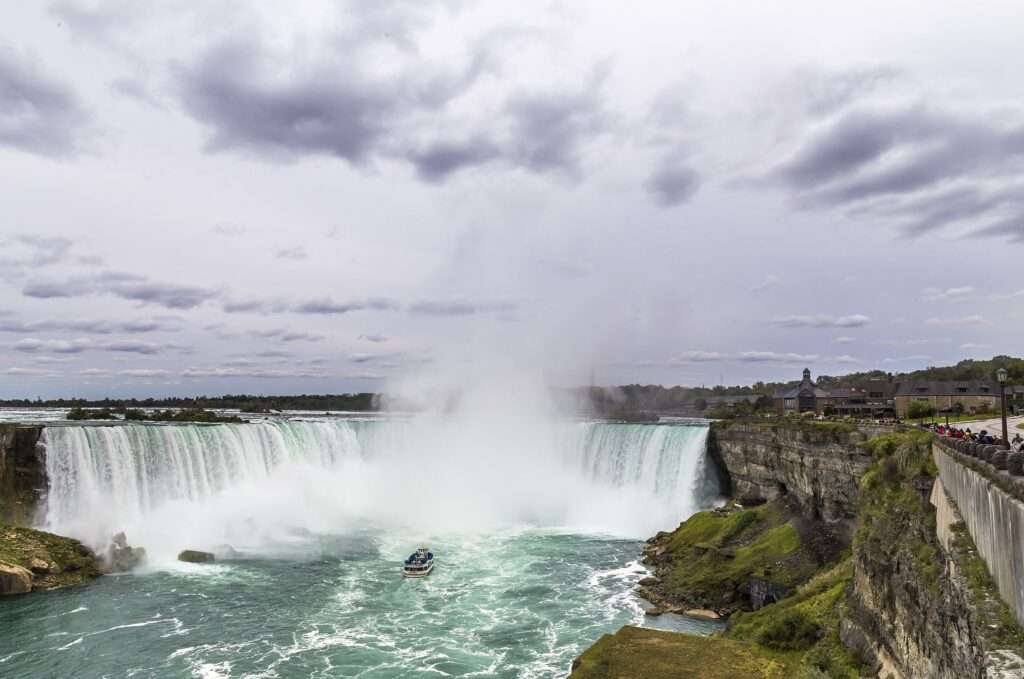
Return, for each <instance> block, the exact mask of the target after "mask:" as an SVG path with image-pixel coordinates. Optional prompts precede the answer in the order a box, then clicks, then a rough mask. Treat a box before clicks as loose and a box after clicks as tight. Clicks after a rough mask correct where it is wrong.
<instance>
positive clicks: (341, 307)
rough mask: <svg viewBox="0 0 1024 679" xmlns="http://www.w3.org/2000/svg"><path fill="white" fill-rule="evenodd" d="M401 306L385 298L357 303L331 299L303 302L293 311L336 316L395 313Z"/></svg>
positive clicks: (293, 308) (294, 307)
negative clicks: (354, 312)
mask: <svg viewBox="0 0 1024 679" xmlns="http://www.w3.org/2000/svg"><path fill="white" fill-rule="evenodd" d="M399 308H401V307H400V305H399V304H398V303H397V302H395V301H392V300H390V299H386V298H383V297H376V298H370V299H365V300H360V301H355V302H335V301H334V300H332V299H329V298H326V297H325V298H322V299H313V300H309V301H307V302H301V303H299V304H297V305H295V306H293V307H291V310H292V311H294V312H296V313H300V314H319V315H334V314H347V313H349V312H352V311H394V310H397V309H399Z"/></svg>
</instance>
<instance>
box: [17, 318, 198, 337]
mask: <svg viewBox="0 0 1024 679" xmlns="http://www.w3.org/2000/svg"><path fill="white" fill-rule="evenodd" d="M174 320H176V319H174ZM178 329H179V328H178V325H177V324H176V323H175V322H174V321H172V320H171V319H161V320H158V319H150V320H145V319H141V320H134V321H118V322H114V321H99V320H58V319H45V320H41V321H15V320H0V332H10V333H21V334H29V333H40V332H83V333H88V334H95V335H112V334H115V333H127V334H136V333H139V334H141V333H149V332H158V331H163V332H167V331H172V332H173V331H176V330H178Z"/></svg>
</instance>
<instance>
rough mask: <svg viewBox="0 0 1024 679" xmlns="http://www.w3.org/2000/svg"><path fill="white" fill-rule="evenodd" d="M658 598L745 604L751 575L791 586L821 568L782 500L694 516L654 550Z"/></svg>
mask: <svg viewBox="0 0 1024 679" xmlns="http://www.w3.org/2000/svg"><path fill="white" fill-rule="evenodd" d="M647 561H648V563H649V564H650V565H652V566H654V569H655V572H656V574H657V576H658V578H659V581H658V582H657V583H656V584H652V585H651V586H650V588H649V590H650V591H651V592H652V593H653V598H655V599H658V600H666V601H669V602H677V603H680V604H681V605H684V606H686V607H701V608H711V609H716V610H721V609H722V608H725V609H727V610H728V609H733V610H734V609H736V608H742V607H743V605H744V603H743V601H744V598H745V597H746V596H747V590H748V587H749V583H750V580H751V578H758V579H760V580H764V581H766V582H767V583H770V584H772V585H777V586H778V587H781V588H784V589H790V588H793V587H796V586H797V585H799V584H801V583H803V582H805V581H807V580H808V579H810V578H811V576H812V575H813V574H814V573H815V571H816V570H817V569H818V567H819V566H820V564H819V563H818V559H817V557H815V556H814V555H812V554H811V553H810V552H809V551H808V550H807V549H806V548H805V546H804V545H803V542H802V540H801V538H800V534H799V533H798V531H797V529H796V527H795V525H794V523H793V520H792V519H791V518H790V516H789V515H788V514H787V512H786V510H785V509H784V508H783V507H782V505H780V504H779V503H769V504H766V505H762V506H760V507H756V508H753V509H744V510H738V511H732V512H718V511H710V512H700V513H697V514H694V515H693V516H691V517H690V518H689V519H687V520H686V521H685V522H683V523H682V524H681V525H680V526H679V528H677V529H676V530H675V531H673V532H672V533H663V534H661V535H660V536H659V538H658V539H657V540H656V542H655V543H654V544H653V545H652V546H651V547H650V548H648V551H647Z"/></svg>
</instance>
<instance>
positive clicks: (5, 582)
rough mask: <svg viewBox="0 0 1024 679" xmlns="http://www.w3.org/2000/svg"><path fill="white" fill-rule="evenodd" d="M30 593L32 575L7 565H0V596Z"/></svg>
mask: <svg viewBox="0 0 1024 679" xmlns="http://www.w3.org/2000/svg"><path fill="white" fill-rule="evenodd" d="M31 591H32V573H31V572H30V571H29V570H27V569H25V568H22V567H21V566H15V565H14V564H9V563H0V595H4V594H25V593H26V592H31Z"/></svg>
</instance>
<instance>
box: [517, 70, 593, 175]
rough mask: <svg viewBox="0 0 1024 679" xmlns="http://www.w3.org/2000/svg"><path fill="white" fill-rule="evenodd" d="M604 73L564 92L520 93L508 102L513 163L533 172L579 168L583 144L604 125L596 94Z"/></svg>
mask: <svg viewBox="0 0 1024 679" xmlns="http://www.w3.org/2000/svg"><path fill="white" fill-rule="evenodd" d="M603 80H604V74H603V73H601V72H598V73H596V74H595V76H594V77H593V78H592V79H591V81H590V82H588V83H586V84H585V86H584V89H583V90H581V91H578V92H568V93H550V92H549V93H520V94H517V95H514V96H513V97H512V98H511V99H510V100H509V102H508V104H507V105H506V108H505V112H506V113H507V114H508V116H509V118H510V120H511V129H512V148H511V150H510V155H511V159H512V161H513V163H514V164H516V165H519V166H522V167H525V168H527V169H529V170H532V171H534V172H546V171H549V170H561V171H563V172H566V173H568V174H570V175H577V174H578V173H579V171H580V169H579V161H580V152H581V148H582V146H583V144H584V143H585V142H586V141H589V140H590V138H591V137H594V136H596V135H599V134H601V133H603V132H604V131H605V129H606V128H607V126H608V116H607V114H606V113H605V112H604V108H603V104H602V101H601V98H600V94H599V92H600V88H601V84H602V82H603Z"/></svg>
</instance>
